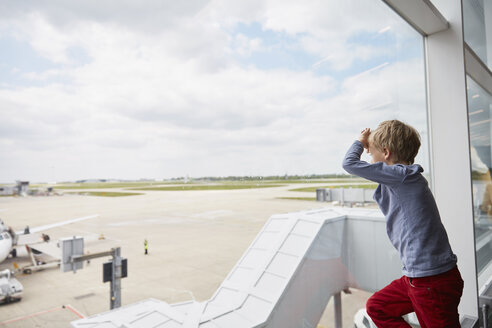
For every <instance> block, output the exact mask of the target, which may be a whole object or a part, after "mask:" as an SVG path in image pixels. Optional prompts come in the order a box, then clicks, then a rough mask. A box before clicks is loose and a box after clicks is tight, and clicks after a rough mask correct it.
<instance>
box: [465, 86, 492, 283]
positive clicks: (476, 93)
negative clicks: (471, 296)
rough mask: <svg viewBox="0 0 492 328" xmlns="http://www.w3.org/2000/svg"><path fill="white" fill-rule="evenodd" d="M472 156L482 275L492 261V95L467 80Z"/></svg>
mask: <svg viewBox="0 0 492 328" xmlns="http://www.w3.org/2000/svg"><path fill="white" fill-rule="evenodd" d="M467 85H468V120H469V126H470V156H471V167H472V180H473V204H474V218H475V238H476V245H477V247H476V250H477V271H478V272H479V275H480V272H483V271H484V270H485V269H486V268H487V267H488V264H489V263H490V261H491V260H492V230H491V228H492V180H491V176H490V170H491V168H492V147H491V137H492V130H491V128H492V125H491V124H490V119H491V110H492V101H491V96H490V94H488V93H487V92H486V91H485V90H484V89H482V88H481V87H480V86H479V85H478V84H477V83H476V82H475V81H474V80H473V79H471V78H470V77H467Z"/></svg>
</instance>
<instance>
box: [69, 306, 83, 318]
mask: <svg viewBox="0 0 492 328" xmlns="http://www.w3.org/2000/svg"><path fill="white" fill-rule="evenodd" d="M65 307H66V308H67V309H69V310H70V311H72V312H73V313H74V314H75V315H76V316H77V317H79V318H80V319H84V318H85V316H84V315H83V314H82V313H80V312H79V311H77V310H75V309H74V308H73V307H72V306H71V305H70V304H67V305H65Z"/></svg>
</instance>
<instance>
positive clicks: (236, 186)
mask: <svg viewBox="0 0 492 328" xmlns="http://www.w3.org/2000/svg"><path fill="white" fill-rule="evenodd" d="M282 186H284V185H280V184H279V185H277V184H254V183H250V182H248V183H244V184H219V185H212V184H203V185H183V186H171V187H169V186H168V187H154V188H129V190H154V191H180V190H232V189H255V188H273V187H282Z"/></svg>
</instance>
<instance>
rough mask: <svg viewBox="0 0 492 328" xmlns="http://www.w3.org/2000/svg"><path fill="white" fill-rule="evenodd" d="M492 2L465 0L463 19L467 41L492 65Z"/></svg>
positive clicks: (486, 0)
mask: <svg viewBox="0 0 492 328" xmlns="http://www.w3.org/2000/svg"><path fill="white" fill-rule="evenodd" d="M491 18H492V2H491V1H488V0H464V1H463V20H464V32H465V42H466V43H467V44H468V45H469V46H470V47H471V48H472V49H473V51H474V52H475V53H476V54H477V55H478V57H480V59H481V60H482V61H483V62H484V63H485V65H487V66H488V67H489V69H490V68H491V67H492V20H491Z"/></svg>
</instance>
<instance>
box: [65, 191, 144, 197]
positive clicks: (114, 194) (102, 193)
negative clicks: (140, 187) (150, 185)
mask: <svg viewBox="0 0 492 328" xmlns="http://www.w3.org/2000/svg"><path fill="white" fill-rule="evenodd" d="M67 194H76V195H82V196H99V197H125V196H137V195H143V194H142V193H137V192H105V191H80V192H67Z"/></svg>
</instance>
